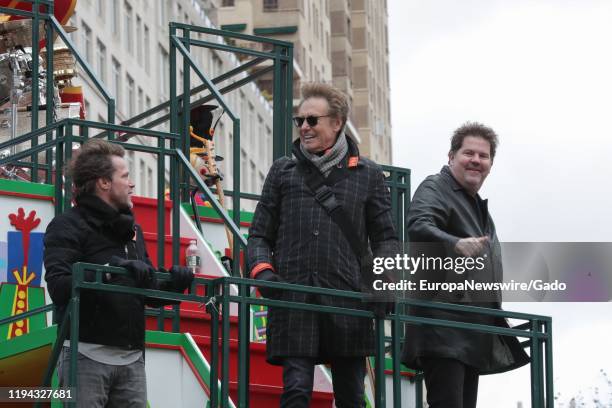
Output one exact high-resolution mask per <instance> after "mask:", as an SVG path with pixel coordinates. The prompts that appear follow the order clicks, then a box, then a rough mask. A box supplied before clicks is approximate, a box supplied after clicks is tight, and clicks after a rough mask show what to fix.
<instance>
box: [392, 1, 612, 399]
mask: <svg viewBox="0 0 612 408" xmlns="http://www.w3.org/2000/svg"><path fill="white" fill-rule="evenodd" d="M388 7H389V9H388V12H389V46H390V50H389V52H390V67H389V70H390V78H391V109H392V128H393V164H394V165H396V166H401V167H407V168H410V169H411V171H412V173H411V174H412V176H411V182H412V191H413V192H414V190H415V189H416V187H417V186H418V184H419V183H420V182H421V181H422V180H423V179H424V178H425V177H426V176H427V175H429V174H433V173H436V172H438V171H439V170H440V168H441V167H442V166H443V165H444V164H446V161H447V153H448V147H449V140H450V136H451V134H452V132H453V130H454V129H456V128H457V127H459V126H460V125H461V124H463V123H464V122H466V121H478V122H481V123H484V124H486V125H488V126H490V127H492V128H493V129H494V130H495V131H496V132H497V134H498V135H499V138H500V145H499V147H498V151H497V155H496V157H495V161H494V164H493V168H492V170H491V174H490V175H489V177H488V179H487V180H486V182H485V184H484V186H483V188H482V189H481V191H480V193H481V195H482V196H483V198H488V199H489V209H490V211H491V214H492V216H493V219H494V220H495V223H496V227H497V233H498V236H499V238H500V240H502V241H516V242H551V241H553V242H578V241H580V242H593V241H597V242H608V241H610V239H609V234H610V231H612V217H610V215H609V209H610V208H612V193H611V192H610V188H609V185H610V181H609V178H610V175H609V173H610V170H609V163H610V158H611V157H612V122H611V121H610V120H609V118H610V117H611V116H612V115H611V114H610V108H611V107H612V103H611V102H612V101H611V99H612V52H611V50H612V24H610V21H611V19H612V2H611V1H607V0H600V1H597V0H531V1H528V0H462V1H455V0H389V1H388ZM611 274H612V272H611ZM504 308H505V309H507V310H516V311H525V312H530V313H536V314H543V315H549V316H552V317H553V333H554V346H553V350H554V353H555V356H554V364H555V368H554V370H555V373H554V379H555V394H558V396H559V399H558V402H557V406H560V407H563V406H567V403H568V402H569V398H570V397H571V396H574V395H578V394H579V393H580V392H582V395H583V396H584V397H585V400H590V399H591V398H592V397H593V396H594V394H595V390H594V387H599V392H600V395H601V394H602V393H603V394H608V395H606V396H605V400H608V398H610V401H612V397H611V396H612V394H610V393H611V392H612V386H611V385H609V384H608V383H606V381H605V379H604V376H603V374H602V373H601V371H600V370H602V369H603V370H604V371H607V373H608V375H612V352H610V351H609V350H608V348H609V343H610V340H609V339H610V337H612V319H611V318H610V316H612V307H611V304H610V303H506V304H504ZM480 384H481V386H480V393H479V405H478V406H479V407H496V408H504V407H516V406H517V402H518V401H522V402H523V407H529V406H530V397H529V369H528V368H522V369H519V370H516V371H514V372H510V373H506V374H501V375H496V376H486V377H483V378H481V382H480ZM585 403H586V405H585V406H595V405H594V403H593V402H592V400H591V401H588V402H585Z"/></svg>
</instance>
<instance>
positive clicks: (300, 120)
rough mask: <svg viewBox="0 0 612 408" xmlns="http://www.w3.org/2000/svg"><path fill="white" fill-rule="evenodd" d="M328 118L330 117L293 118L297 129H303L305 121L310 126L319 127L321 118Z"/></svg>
mask: <svg viewBox="0 0 612 408" xmlns="http://www.w3.org/2000/svg"><path fill="white" fill-rule="evenodd" d="M328 116H329V115H321V116H306V117H305V118H303V117H301V116H294V117H293V123H295V126H296V127H298V128H301V127H302V125H303V124H304V121H306V123H308V126H310V127H315V126H317V123H319V118H325V117H328Z"/></svg>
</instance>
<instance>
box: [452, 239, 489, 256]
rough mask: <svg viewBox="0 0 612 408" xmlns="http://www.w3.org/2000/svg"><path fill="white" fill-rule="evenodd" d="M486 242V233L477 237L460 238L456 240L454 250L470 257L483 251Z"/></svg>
mask: <svg viewBox="0 0 612 408" xmlns="http://www.w3.org/2000/svg"><path fill="white" fill-rule="evenodd" d="M488 242H489V237H488V236H486V235H485V236H483V237H477V238H472V237H470V238H462V239H460V240H459V241H457V244H456V245H455V252H457V253H458V254H459V255H463V256H465V257H470V258H472V257H474V256H476V255H480V254H481V253H483V252H484V250H485V248H486V245H487V243H488Z"/></svg>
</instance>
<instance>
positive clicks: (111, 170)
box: [44, 139, 193, 408]
mask: <svg viewBox="0 0 612 408" xmlns="http://www.w3.org/2000/svg"><path fill="white" fill-rule="evenodd" d="M124 154H125V151H124V149H123V148H122V147H121V146H120V145H117V144H112V143H109V142H107V141H103V140H100V139H92V140H90V141H88V142H86V143H85V144H84V145H83V146H82V147H81V149H80V150H79V151H77V152H76V153H75V156H74V158H73V159H72V160H71V162H70V163H69V166H68V173H69V174H70V175H71V176H72V178H73V183H74V191H75V202H76V205H75V206H74V207H72V208H70V209H68V210H66V212H65V213H63V214H61V215H58V216H57V217H55V218H54V219H53V220H52V221H51V223H49V226H48V227H47V231H46V233H45V238H44V245H45V250H44V263H45V270H46V273H45V279H46V281H47V286H48V290H49V294H50V296H51V299H52V300H53V303H54V304H55V305H56V306H57V311H58V318H59V319H60V321H61V319H62V317H63V315H64V313H66V310H65V309H66V306H67V304H68V302H69V300H70V296H71V287H72V265H73V264H75V263H77V262H88V263H95V264H101V265H111V266H120V267H123V268H125V269H127V270H128V271H129V272H130V274H129V276H125V275H123V276H121V275H111V274H107V275H106V276H105V277H104V281H105V282H108V283H113V284H119V285H125V286H131V287H138V288H149V289H161V290H172V291H176V292H182V291H184V290H185V289H186V288H187V287H189V286H190V284H191V282H192V280H193V274H192V273H191V272H190V271H189V270H188V269H187V268H184V267H179V266H173V267H172V268H171V269H170V271H169V272H170V274H171V280H169V281H165V282H164V283H163V284H158V283H157V280H156V279H155V275H154V272H155V270H154V268H153V266H152V264H151V261H150V260H149V256H148V254H147V252H146V249H145V244H144V238H143V234H142V230H141V229H140V226H139V225H138V224H136V223H135V222H134V216H133V214H132V211H131V207H132V202H131V195H132V193H133V189H134V184H133V183H132V182H131V181H130V175H129V170H128V167H127V164H126V161H125V160H124V158H123V156H124ZM92 275H93V274H92ZM93 279H94V277H93V276H86V280H93ZM145 302H146V303H147V304H149V305H151V306H160V305H161V302H160V301H155V300H153V299H146V300H145V299H144V297H143V296H134V295H128V294H120V293H113V292H102V291H91V290H83V291H82V293H81V304H80V315H79V346H78V350H79V354H78V356H79V359H78V373H77V376H78V390H77V405H78V406H79V407H88V408H89V407H105V406H112V407H124V406H125V407H127V406H130V407H145V406H146V401H147V399H146V379H145V370H144V359H143V351H144V332H145V330H144V328H145V320H144V305H145ZM69 345H70V343H69V341H68V340H66V342H65V343H64V346H65V347H64V349H63V350H62V355H61V356H60V361H59V363H58V374H59V376H60V382H61V383H64V384H65V383H66V382H67V379H68V375H69V373H68V367H69V362H70V360H69V358H70V354H69V348H68V346H69Z"/></svg>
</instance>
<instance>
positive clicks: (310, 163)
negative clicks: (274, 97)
mask: <svg viewBox="0 0 612 408" xmlns="http://www.w3.org/2000/svg"><path fill="white" fill-rule="evenodd" d="M302 95H303V99H302V101H301V103H300V105H299V108H298V113H297V115H296V116H295V117H294V118H293V119H294V123H295V125H296V126H297V127H298V128H299V133H300V137H299V139H297V140H296V141H295V142H294V145H293V156H294V157H293V158H289V157H283V158H280V159H278V160H276V161H275V162H274V164H273V165H272V168H271V169H270V172H269V174H268V176H267V178H266V181H265V183H264V187H263V191H262V196H261V200H260V202H259V204H258V205H257V209H256V211H255V215H254V218H253V222H252V224H251V228H250V230H249V245H248V257H247V261H248V270H249V272H250V276H251V278H255V279H259V280H263V281H270V282H287V283H293V284H300V285H310V286H315V287H321V288H330V289H339V290H349V291H356V292H360V291H363V289H365V288H367V287H368V286H370V287H371V282H370V279H371V278H372V276H371V274H372V269H371V264H368V262H367V261H366V260H367V259H368V257H370V259H371V256H372V255H373V256H374V257H379V256H383V257H388V256H395V254H396V253H397V252H398V241H397V237H396V233H395V228H394V224H393V220H392V217H391V201H390V195H389V191H388V190H387V188H386V187H385V185H384V176H383V173H382V171H381V168H380V167H379V166H378V165H377V164H376V163H374V162H372V161H371V160H368V159H367V158H364V157H360V156H359V150H358V149H357V145H356V144H355V142H354V141H353V140H352V139H351V138H349V137H347V136H346V135H345V134H344V132H343V129H344V126H345V124H346V121H347V118H348V113H349V107H348V101H347V98H346V96H345V95H344V94H343V93H342V92H340V91H339V90H337V89H335V88H333V87H332V86H330V85H326V84H318V83H315V84H307V85H305V86H304V87H303V88H302ZM338 214H343V215H342V216H341V217H340V218H342V217H344V220H343V221H342V220H339V216H338ZM347 230H350V231H352V232H353V233H347ZM359 245H361V247H360V248H357V247H358V246H359ZM368 266H370V268H369V273H368V271H367V269H368ZM362 269H365V273H362V272H361V270H362ZM260 291H261V293H262V295H263V296H265V297H268V298H272V299H281V300H285V301H293V302H306V303H317V304H322V305H325V306H337V307H347V308H353V309H363V308H364V303H363V302H361V300H359V299H349V298H343V297H339V296H333V297H332V296H323V295H322V296H314V295H308V294H304V293H298V292H291V291H281V290H275V289H270V288H267V289H266V288H260ZM372 304H373V305H374V304H376V303H374V302H373V303H372ZM381 304H382V305H383V306H386V304H384V303H378V304H376V305H377V307H376V311H377V312H379V314H382V313H384V311H385V310H384V309H383V310H381V309H380V306H381ZM374 340H375V339H374V330H373V321H372V320H371V319H368V318H359V317H352V316H345V315H339V314H322V313H317V312H311V311H305V310H292V309H286V308H274V307H270V308H269V310H268V325H267V359H268V362H269V363H271V364H276V365H282V366H283V382H284V390H283V394H282V396H281V401H280V406H281V407H308V406H309V404H310V398H311V394H312V388H313V376H314V367H315V365H316V364H321V363H325V364H330V365H331V371H332V377H333V386H334V396H335V404H336V406H337V407H339V408H343V407H351V408H353V407H362V406H365V403H364V378H365V372H366V356H368V355H373V354H374V343H375V342H374Z"/></svg>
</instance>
